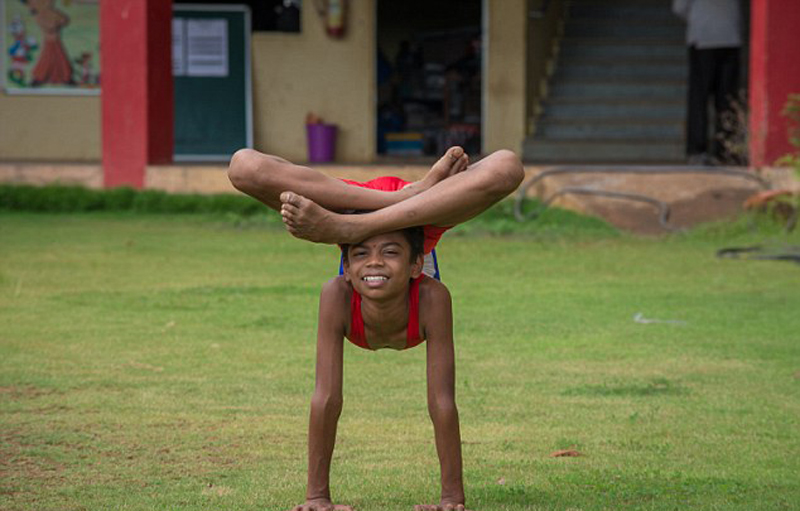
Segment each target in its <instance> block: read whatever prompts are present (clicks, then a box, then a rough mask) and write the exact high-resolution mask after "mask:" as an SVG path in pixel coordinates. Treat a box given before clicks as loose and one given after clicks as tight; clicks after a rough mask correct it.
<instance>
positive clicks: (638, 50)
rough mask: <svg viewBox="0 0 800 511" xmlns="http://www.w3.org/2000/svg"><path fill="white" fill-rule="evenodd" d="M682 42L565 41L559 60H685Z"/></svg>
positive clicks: (685, 51)
mask: <svg viewBox="0 0 800 511" xmlns="http://www.w3.org/2000/svg"><path fill="white" fill-rule="evenodd" d="M653 42H655V41H653ZM687 53H688V52H687V49H686V45H685V44H684V43H683V40H680V41H669V42H668V43H665V42H664V41H662V42H661V43H660V44H644V43H643V42H642V41H641V40H639V41H637V42H635V43H630V42H626V41H624V40H616V41H609V40H593V39H574V38H573V39H567V38H564V39H563V40H562V42H561V46H560V52H559V58H560V59H563V61H569V60H572V59H592V58H604V59H615V58H616V59H631V58H639V59H642V58H673V59H679V58H680V59H686V58H687Z"/></svg>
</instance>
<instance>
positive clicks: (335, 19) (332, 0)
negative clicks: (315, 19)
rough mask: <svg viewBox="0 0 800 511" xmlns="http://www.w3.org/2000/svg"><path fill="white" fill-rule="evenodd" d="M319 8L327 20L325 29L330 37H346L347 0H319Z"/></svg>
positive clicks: (325, 20)
mask: <svg viewBox="0 0 800 511" xmlns="http://www.w3.org/2000/svg"><path fill="white" fill-rule="evenodd" d="M317 10H319V14H320V16H322V19H323V20H324V22H325V31H326V32H327V33H328V35H329V36H330V37H335V38H337V39H341V38H342V37H344V29H345V22H344V20H345V13H346V10H347V0H317Z"/></svg>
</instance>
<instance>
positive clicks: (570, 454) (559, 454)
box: [550, 449, 583, 458]
mask: <svg viewBox="0 0 800 511" xmlns="http://www.w3.org/2000/svg"><path fill="white" fill-rule="evenodd" d="M576 456H583V454H581V453H579V452H578V451H576V450H575V449H562V450H560V451H556V452H551V453H550V457H551V458H574V457H576Z"/></svg>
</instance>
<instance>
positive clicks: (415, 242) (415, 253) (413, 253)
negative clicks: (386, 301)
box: [339, 226, 425, 263]
mask: <svg viewBox="0 0 800 511" xmlns="http://www.w3.org/2000/svg"><path fill="white" fill-rule="evenodd" d="M400 232H401V233H402V234H403V236H404V237H405V238H406V241H407V242H408V246H409V247H410V248H411V250H410V251H409V262H411V263H413V262H414V261H416V260H417V257H419V256H421V255H424V253H425V229H423V228H422V227H421V226H414V227H406V228H405V229H401V230H400ZM339 247H340V248H341V249H342V259H343V260H344V261H347V252H348V251H349V250H350V247H351V245H350V244H349V243H348V244H343V245H339Z"/></svg>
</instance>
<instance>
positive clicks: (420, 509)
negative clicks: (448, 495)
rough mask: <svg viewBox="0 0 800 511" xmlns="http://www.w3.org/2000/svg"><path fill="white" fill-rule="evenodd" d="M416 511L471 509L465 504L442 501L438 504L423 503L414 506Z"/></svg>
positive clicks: (465, 510)
mask: <svg viewBox="0 0 800 511" xmlns="http://www.w3.org/2000/svg"><path fill="white" fill-rule="evenodd" d="M414 511H469V510H468V509H467V508H465V507H464V504H454V503H452V502H442V503H440V504H439V505H438V506H437V505H435V504H422V505H419V506H414Z"/></svg>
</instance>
